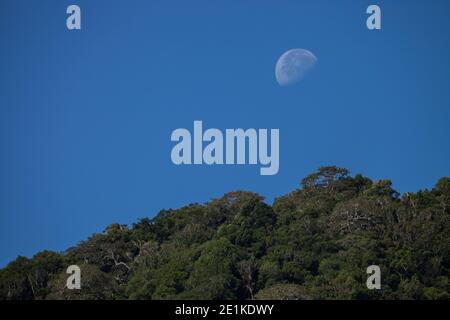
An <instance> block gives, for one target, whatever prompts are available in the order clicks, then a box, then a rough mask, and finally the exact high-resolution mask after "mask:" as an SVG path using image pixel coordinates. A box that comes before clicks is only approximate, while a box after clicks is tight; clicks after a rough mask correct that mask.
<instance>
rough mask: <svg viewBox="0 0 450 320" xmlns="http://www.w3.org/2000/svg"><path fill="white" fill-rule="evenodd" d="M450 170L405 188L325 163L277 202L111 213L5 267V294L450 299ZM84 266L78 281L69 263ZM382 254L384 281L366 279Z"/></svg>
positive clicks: (235, 198)
mask: <svg viewBox="0 0 450 320" xmlns="http://www.w3.org/2000/svg"><path fill="white" fill-rule="evenodd" d="M449 240H450V178H441V179H440V180H439V181H438V182H437V183H436V185H435V186H434V188H433V189H432V190H422V191H418V192H415V193H405V194H403V195H399V194H398V193H397V192H396V191H395V190H393V188H392V186H391V182H390V181H389V180H380V181H377V182H374V181H372V180H370V179H369V178H367V177H364V176H362V175H356V176H350V175H349V174H348V171H347V170H345V169H342V168H336V167H322V168H320V169H319V170H318V171H317V172H315V173H313V174H311V175H309V176H307V177H306V178H304V179H303V180H302V181H301V186H300V188H299V189H297V190H294V191H292V192H291V193H289V194H287V195H284V196H281V197H279V198H277V199H276V200H275V201H274V203H273V205H272V206H270V205H268V204H266V203H265V202H264V201H263V198H262V197H261V196H259V195H257V194H254V193H251V192H243V191H238V192H231V193H228V194H225V195H224V196H223V197H222V198H219V199H214V200H212V201H210V202H209V203H206V204H191V205H188V206H185V207H183V208H180V209H176V210H162V211H161V212H159V214H157V215H156V216H155V217H154V218H152V219H149V218H143V219H141V220H139V221H137V222H136V223H134V224H133V225H132V226H127V225H121V224H111V225H109V226H108V227H107V228H106V229H105V230H104V231H103V232H102V233H98V234H94V235H92V236H91V237H90V238H89V239H87V240H85V241H81V242H80V243H79V244H78V245H77V246H76V247H73V248H69V249H67V250H66V251H65V252H63V253H56V252H50V251H43V252H40V253H38V254H36V255H35V256H34V257H32V258H31V259H28V258H25V257H18V258H17V259H16V260H14V261H12V262H11V263H9V264H8V266H6V267H5V268H4V269H2V270H0V300H2V299H450V282H449V275H450V241H449ZM72 264H76V265H78V266H80V268H81V270H82V289H81V290H68V289H67V288H65V283H66V279H67V277H68V275H67V274H66V268H67V266H69V265H72ZM372 264H376V265H379V266H380V268H381V271H382V289H381V290H368V289H367V288H366V279H367V274H366V268H367V267H368V266H369V265H372Z"/></svg>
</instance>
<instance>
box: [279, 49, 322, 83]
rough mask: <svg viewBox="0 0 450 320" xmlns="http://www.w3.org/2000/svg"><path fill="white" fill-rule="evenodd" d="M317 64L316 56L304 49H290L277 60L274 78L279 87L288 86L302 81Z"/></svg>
mask: <svg viewBox="0 0 450 320" xmlns="http://www.w3.org/2000/svg"><path fill="white" fill-rule="evenodd" d="M316 63H317V58H316V56H315V55H314V54H313V53H312V52H310V51H308V50H305V49H291V50H288V51H286V52H285V53H283V54H282V55H281V57H280V58H279V59H278V61H277V64H276V66H275V77H276V79H277V82H278V84H279V85H280V86H282V87H284V86H289V85H292V84H294V83H297V82H298V81H300V80H302V79H303V78H304V77H305V76H306V75H307V74H308V73H309V71H311V70H312V69H313V68H314V66H315V65H316Z"/></svg>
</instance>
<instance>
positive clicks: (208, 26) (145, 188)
mask: <svg viewBox="0 0 450 320" xmlns="http://www.w3.org/2000/svg"><path fill="white" fill-rule="evenodd" d="M373 3H376V4H378V5H380V6H381V9H382V18H383V20H382V27H383V29H382V30H381V31H369V30H367V28H366V27H365V21H366V18H367V15H366V13H365V11H366V8H367V6H368V5H369V4H373ZM69 4H78V5H79V6H80V7H81V10H82V30H81V31H68V30H67V29H66V26H65V21H66V16H67V15H66V13H65V11H66V8H67V6H68V5H69ZM449 15H450V2H449V1H448V0H433V1H425V0H420V1H419V0H417V1H411V0H409V1H407V0H396V1H380V0H377V1H362V0H361V1H357V0H354V1H348V0H341V1H335V0H329V1H318V0H311V1H299V0H295V1H294V0H293V1H282V0H276V1H275V0H271V1H264V0H246V1H237V0H236V1H230V0H221V1H211V0H204V1H199V0H189V1H186V0H183V1H181V0H180V1H170V0H163V1H157V0H152V1H147V0H145V1H144V0H142V1H128V0H127V1H125V0H121V1H112V0H108V1H106V0H105V1H100V0H96V1H92V0H72V1H61V0H54V1H50V0H41V1H18V0H0V155H1V157H0V265H4V264H5V263H6V262H7V261H9V260H11V259H13V258H15V257H16V256H17V255H26V256H31V255H32V254H34V253H36V252H37V251H39V250H43V249H52V250H64V249H65V248H67V247H69V246H72V245H75V244H76V243H77V242H78V241H79V240H82V239H85V238H86V237H88V236H89V235H91V234H92V233H94V232H99V231H102V230H103V229H104V227H105V226H106V225H107V224H109V223H112V222H120V223H132V222H134V221H136V220H137V218H139V217H144V216H153V215H154V214H155V213H157V212H158V211H159V210H160V209H162V208H176V207H180V206H182V205H185V204H188V203H191V202H204V201H208V200H209V199H211V198H214V197H219V196H221V195H222V194H223V193H224V192H227V191H232V190H236V189H246V190H251V191H255V192H258V193H260V194H262V195H263V196H266V197H267V199H268V201H272V200H273V198H274V197H275V196H277V195H281V194H284V193H286V192H288V191H290V190H292V189H294V188H296V187H297V186H298V181H299V180H300V179H301V178H302V177H304V176H305V175H306V174H308V173H310V172H312V171H314V170H315V169H316V168H317V167H319V166H320V165H327V164H334V165H338V166H343V167H346V168H348V169H350V170H351V172H352V173H358V172H361V173H363V174H365V175H367V176H369V177H371V178H373V179H380V178H390V179H392V180H393V182H394V186H395V187H396V188H397V190H399V191H401V192H405V191H417V190H418V189H422V188H430V187H432V186H433V185H434V183H435V182H436V180H437V179H438V178H439V177H441V176H445V175H447V176H448V175H450V148H449V146H450V127H449V124H450V92H449V89H450V58H449V57H450V19H449ZM291 48H305V49H308V50H310V51H312V52H313V53H314V54H315V55H316V56H317V58H318V61H319V62H318V65H317V67H316V68H315V70H314V71H313V72H312V74H310V76H309V77H307V78H306V79H305V80H304V81H302V82H301V83H299V84H298V85H296V86H292V87H285V88H282V87H279V86H278V85H277V83H276V81H275V75H274V68H275V63H276V61H277V59H278V57H279V56H280V55H281V54H282V53H283V52H284V51H286V50H288V49H291ZM194 120H203V122H204V126H205V127H207V128H210V127H216V128H220V129H225V128H238V127H242V128H251V127H253V128H279V129H280V140H281V147H280V148H281V150H280V153H281V154H280V172H279V174H278V175H276V176H271V177H264V176H260V175H259V166H244V167H233V166H222V167H220V166H213V167H206V166H191V167H188V166H181V167H176V166H174V165H173V164H172V163H171V161H170V150H171V147H172V146H173V143H171V142H170V134H171V132H172V131H173V130H174V129H176V128H181V127H186V128H189V129H191V128H192V125H193V121H194Z"/></svg>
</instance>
